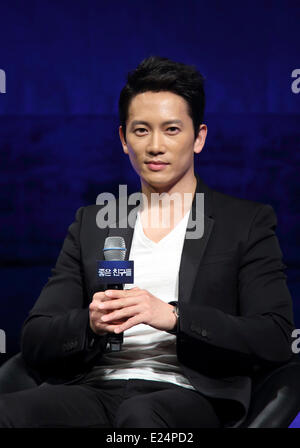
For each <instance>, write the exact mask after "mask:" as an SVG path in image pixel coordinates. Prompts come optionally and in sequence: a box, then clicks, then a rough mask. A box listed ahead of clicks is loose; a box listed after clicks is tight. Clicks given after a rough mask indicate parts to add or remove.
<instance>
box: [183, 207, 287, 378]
mask: <svg viewBox="0 0 300 448" xmlns="http://www.w3.org/2000/svg"><path fill="white" fill-rule="evenodd" d="M276 225H277V219H276V215H275V213H274V211H273V208H272V207H271V206H269V205H262V206H261V207H260V208H259V210H258V211H257V212H256V214H255V216H254V218H253V220H252V224H251V225H250V227H249V233H248V238H247V241H243V242H242V243H241V253H240V264H239V271H238V272H239V273H238V279H237V281H238V291H239V312H238V313H237V314H238V315H231V314H227V313H224V312H222V311H221V310H219V309H216V308H213V307H208V306H197V305H196V304H186V303H184V304H181V305H180V302H179V307H180V321H179V322H180V328H179V330H178V336H179V339H178V343H179V344H183V345H184V350H185V352H186V353H187V354H188V357H190V358H193V360H194V366H200V367H201V369H203V368H204V369H207V371H208V372H218V371H219V372H221V371H222V372H223V373H224V372H227V373H228V374H239V373H241V374H244V373H249V369H250V370H251V369H254V370H256V369H259V368H260V367H262V366H266V367H268V366H269V367H272V366H273V367H275V365H276V364H281V363H284V362H286V361H288V360H289V359H290V358H291V357H292V356H293V353H292V350H291V344H292V338H291V334H292V331H293V329H294V322H293V311H292V300H291V297H290V293H289V290H288V287H287V284H286V275H285V273H284V269H285V268H286V266H285V265H284V264H283V263H282V253H281V250H280V247H279V243H278V239H277V236H276V234H275V228H276Z"/></svg>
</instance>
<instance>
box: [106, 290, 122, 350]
mask: <svg viewBox="0 0 300 448" xmlns="http://www.w3.org/2000/svg"><path fill="white" fill-rule="evenodd" d="M106 289H123V284H122V283H116V284H111V285H107V288H106ZM108 343H109V346H110V351H111V352H119V351H120V350H121V349H122V344H123V332H122V333H118V334H115V333H110V334H109V336H108Z"/></svg>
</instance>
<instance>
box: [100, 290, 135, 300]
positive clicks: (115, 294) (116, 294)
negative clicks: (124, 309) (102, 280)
mask: <svg viewBox="0 0 300 448" xmlns="http://www.w3.org/2000/svg"><path fill="white" fill-rule="evenodd" d="M140 291H141V290H140V288H137V287H136V288H131V289H107V290H106V291H105V293H104V294H105V296H106V297H109V298H114V299H120V298H122V297H129V296H131V295H133V296H136V295H138V294H139V293H140Z"/></svg>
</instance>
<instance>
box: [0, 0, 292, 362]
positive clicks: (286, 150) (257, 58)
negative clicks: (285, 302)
mask: <svg viewBox="0 0 300 448" xmlns="http://www.w3.org/2000/svg"><path fill="white" fill-rule="evenodd" d="M299 23H300V6H299V2H298V1H291V0H284V1H283V0H282V1H280V0H277V1H276V0H272V1H264V2H261V1H248V2H247V1H246V2H233V1H227V2H223V1H216V0H213V1H200V0H186V1H185V3H183V2H182V1H181V0H180V1H177V0H172V1H145V2H140V1H134V0H132V1H127V2H123V1H119V0H116V1H113V2H102V1H100V0H99V1H93V0H77V1H71V0H70V1H67V0H52V1H47V0H39V1H33V0H26V1H15V0H13V1H9V2H7V3H3V2H1V5H0V50H1V51H0V68H1V69H3V70H5V72H6V83H7V84H6V88H7V93H6V94H0V182H1V188H0V203H1V222H0V261H1V271H0V274H1V277H0V280H1V317H0V328H2V329H4V330H5V332H6V337H7V348H6V349H7V354H6V355H4V354H1V355H0V363H2V362H3V361H5V360H6V359H8V358H9V357H10V356H12V355H13V354H14V353H16V352H18V351H19V336H20V328H21V325H22V322H23V321H24V319H25V317H26V315H27V313H28V311H29V310H30V308H31V307H32V305H33V304H34V302H35V300H36V299H37V297H38V295H39V293H40V290H41V288H42V287H43V285H44V284H45V282H46V281H47V279H48V276H49V275H50V269H51V267H52V266H53V264H54V263H55V260H56V257H57V255H58V253H59V250H60V248H61V245H62V242H63V239H64V237H65V235H66V231H67V227H68V226H69V225H70V223H71V222H72V221H73V219H74V216H75V212H76V209H77V208H78V207H80V206H82V205H87V204H91V203H95V201H96V197H97V195H98V194H99V193H101V192H103V191H111V192H113V193H117V192H118V185H119V184H128V186H129V192H131V191H134V190H135V189H136V188H139V182H138V178H137V176H136V174H135V173H134V172H133V170H132V169H131V166H130V164H129V161H128V159H127V156H126V155H124V154H123V151H122V147H121V143H120V140H119V136H118V125H119V121H118V115H117V104H118V99H119V93H120V90H121V88H122V87H123V85H124V83H125V79H126V74H127V72H128V71H129V70H132V69H134V68H135V67H136V66H137V65H138V64H139V62H140V61H141V60H142V59H144V58H145V57H148V56H149V55H158V56H164V57H169V58H171V59H174V60H177V61H180V62H184V63H186V64H193V65H196V66H197V68H198V69H199V70H200V72H201V73H202V74H203V75H204V76H205V78H206V92H207V108H206V115H205V122H206V123H207V125H208V138H207V143H206V146H205V148H204V150H203V151H202V153H201V154H200V155H199V156H198V159H197V172H198V173H199V174H200V176H201V177H202V178H203V180H204V181H205V182H206V183H207V184H208V185H210V186H211V187H213V188H215V189H218V190H220V191H223V192H225V193H229V194H232V195H235V196H238V197H241V198H246V199H252V200H256V201H260V202H263V203H268V204H271V205H272V206H273V207H274V209H275V211H276V213H277V216H278V228H277V235H278V237H279V241H280V244H281V248H282V251H283V255H284V262H285V264H286V265H287V266H288V271H287V274H288V286H289V288H290V291H291V294H292V297H293V302H294V312H295V323H296V327H297V328H300V302H299V292H300V284H299V269H300V255H299V254H300V236H299V231H298V228H297V224H298V223H299V217H300V210H299V193H300V191H299V190H300V189H299V185H300V184H299V174H300V170H299V161H300V152H299V149H300V94H295V93H293V92H292V90H291V83H292V81H293V79H292V78H291V73H292V71H293V70H294V69H297V68H300V57H299V56H300V51H299V38H300V27H299ZM99 250H100V248H99Z"/></svg>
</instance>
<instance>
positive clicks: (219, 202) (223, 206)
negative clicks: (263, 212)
mask: <svg viewBox="0 0 300 448" xmlns="http://www.w3.org/2000/svg"><path fill="white" fill-rule="evenodd" d="M212 195H213V208H214V211H215V213H217V214H218V213H224V212H225V213H230V212H232V213H234V214H235V213H238V214H240V213H246V214H249V213H250V214H252V213H256V212H258V211H259V210H260V209H262V208H264V207H271V206H270V204H266V203H263V202H259V201H254V200H251V199H245V198H240V197H238V196H233V195H230V194H227V193H223V192H221V191H217V190H213V189H212Z"/></svg>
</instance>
